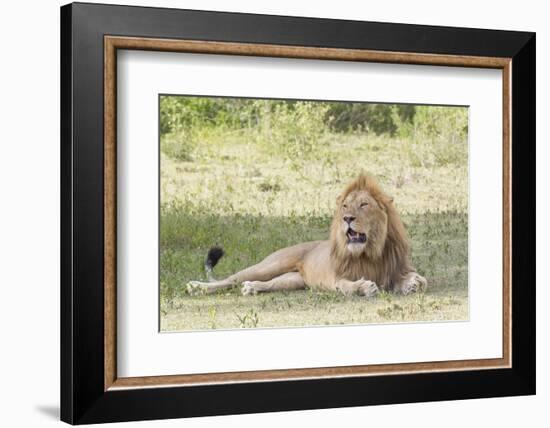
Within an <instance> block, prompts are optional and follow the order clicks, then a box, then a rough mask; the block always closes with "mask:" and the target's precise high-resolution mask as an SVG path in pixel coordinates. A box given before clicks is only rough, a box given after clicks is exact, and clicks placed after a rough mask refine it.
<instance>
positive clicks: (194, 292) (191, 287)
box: [186, 281, 208, 296]
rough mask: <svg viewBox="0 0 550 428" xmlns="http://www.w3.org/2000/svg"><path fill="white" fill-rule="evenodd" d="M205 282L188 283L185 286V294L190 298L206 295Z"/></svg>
mask: <svg viewBox="0 0 550 428" xmlns="http://www.w3.org/2000/svg"><path fill="white" fill-rule="evenodd" d="M207 286H208V283H207V282H202V281H189V282H188V283H187V285H186V289H187V294H189V295H191V296H200V295H202V294H205V293H206V287H207Z"/></svg>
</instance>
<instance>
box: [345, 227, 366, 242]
mask: <svg viewBox="0 0 550 428" xmlns="http://www.w3.org/2000/svg"><path fill="white" fill-rule="evenodd" d="M346 236H347V237H348V244H364V243H365V242H367V235H365V234H364V233H360V232H356V231H355V230H353V229H352V228H351V227H350V228H349V229H348V231H347V233H346Z"/></svg>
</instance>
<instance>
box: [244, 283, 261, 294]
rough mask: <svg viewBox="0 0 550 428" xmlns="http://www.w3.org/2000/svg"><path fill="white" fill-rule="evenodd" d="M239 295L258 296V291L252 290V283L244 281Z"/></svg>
mask: <svg viewBox="0 0 550 428" xmlns="http://www.w3.org/2000/svg"><path fill="white" fill-rule="evenodd" d="M241 294H242V295H243V296H250V295H254V294H258V290H256V288H254V281H244V282H243V286H242V288H241Z"/></svg>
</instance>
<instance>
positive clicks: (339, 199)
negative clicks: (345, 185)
mask: <svg viewBox="0 0 550 428" xmlns="http://www.w3.org/2000/svg"><path fill="white" fill-rule="evenodd" d="M342 199H343V198H342V195H338V196H336V205H340V204H341V203H342Z"/></svg>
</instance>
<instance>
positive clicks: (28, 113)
mask: <svg viewBox="0 0 550 428" xmlns="http://www.w3.org/2000/svg"><path fill="white" fill-rule="evenodd" d="M121 1H122V0H121ZM103 3H112V2H111V1H103ZM125 3H127V4H136V5H149V6H170V7H182V8H191V9H208V10H225V11H235V12H255V13H268V14H283V15H298V16H314V17H324V18H343V19H358V20H370V21H390V22H405V23H414V24H434V25H452V26H462V27H484V28H495V29H506V30H528V31H536V32H537V55H538V59H537V63H538V64H537V76H538V82H537V85H538V94H537V121H538V123H539V126H538V130H537V141H538V161H537V164H538V173H537V174H538V182H539V186H538V189H539V190H538V192H537V193H538V204H537V218H538V243H537V246H538V248H539V251H538V257H537V262H538V265H539V266H540V267H542V266H543V262H545V261H547V260H548V258H549V257H550V253H549V251H548V250H546V251H544V248H543V247H545V243H544V241H545V239H547V238H549V237H550V236H549V234H548V232H549V228H548V224H547V222H546V221H544V220H543V219H544V218H549V214H550V212H549V209H550V206H549V200H548V194H546V197H544V198H543V196H544V195H543V191H544V188H543V186H542V185H541V183H548V182H549V180H550V168H548V167H547V166H546V165H545V164H546V163H547V162H548V160H550V159H549V154H550V153H549V151H550V149H549V145H548V144H543V142H546V143H548V138H549V134H548V126H547V122H548V120H547V118H548V117H549V115H550V109H549V108H548V100H546V99H545V97H546V96H549V95H550V93H549V86H548V85H549V83H548V79H545V78H544V76H546V77H547V76H549V75H550V70H549V67H548V66H549V64H548V52H550V27H549V26H548V22H547V18H548V16H549V15H548V12H547V11H546V10H545V8H544V2H542V1H534V0H523V1H521V2H518V1H514V2H511V1H504V0H500V1H486V2H481V1H479V0H475V1H472V0H462V1H460V2H456V3H455V2H441V1H421V0H418V1H414V2H413V1H407V0H395V1H378V2H359V1H351V0H339V1H337V2H335V1H326V0H323V1H321V0H318V1H315V2H309V3H308V2H305V1H302V2H299V1H296V0H271V1H269V2H267V1H266V2H259V1H249V2H247V1H244V0H231V1H227V0H226V1H223V0H202V1H198V0H189V1H175V0H172V1H170V0H163V1H161V0H157V1H155V0H148V1H126V2H125ZM61 4H62V2H60V1H57V0H47V1H44V0H43V1H29V0H27V1H24V2H23V1H20V2H17V1H11V2H4V3H3V4H2V6H0V31H1V32H2V38H1V39H0V40H2V48H1V51H0V52H1V56H0V58H1V62H0V76H1V78H0V108H1V115H0V117H1V121H0V124H1V125H0V178H1V180H0V183H2V184H1V186H0V192H1V193H0V195H1V197H2V204H1V208H0V219H1V220H0V260H1V263H0V293H1V297H0V325H1V330H0V331H1V332H2V340H1V342H0V348H1V350H2V351H1V352H0V395H1V397H0V403H1V405H0V408H1V409H2V412H1V414H0V418H1V420H2V425H3V426H8V427H16V426H29V427H42V426H47V425H54V424H56V423H58V422H57V418H58V416H57V415H58V410H57V409H58V397H59V386H58V384H59V368H58V366H59V364H58V360H59V351H58V349H59V333H58V330H59V316H58V313H59V268H58V266H59V237H58V236H59V225H58V223H59V220H58V218H59V208H58V207H59V172H58V171H59V10H58V7H59V6H60V5H61ZM543 118H546V120H543ZM545 122H546V123H545ZM541 189H542V190H541ZM539 271H540V269H539ZM538 278H539V281H538V290H537V294H538V305H537V306H538V317H537V318H538V331H537V338H538V362H539V364H538V373H539V375H538V395H537V396H535V397H519V398H501V399H486V400H468V401H462V402H443V403H420V404H406V405H398V406H379V407H365V408H353V409H337V410H316V411H307V412H287V413H275V414H265V415H245V416H227V417H216V418H200V419H193V420H187V421H185V422H182V421H178V420H174V421H162V422H159V421H157V422H150V423H148V425H147V426H165V427H168V426H181V425H182V424H183V423H185V426H188V427H211V426H228V427H239V428H245V427H257V426H265V427H279V426H285V425H287V426H299V425H301V426H305V425H318V426H335V425H336V426H346V427H348V426H349V427H353V426H361V427H364V426H369V425H370V426H380V425H384V426H397V425H400V424H406V425H407V426H410V427H415V426H422V427H426V428H427V427H438V428H440V427H441V426H445V427H446V428H451V427H463V426H465V425H474V424H475V425H482V426H483V425H484V424H490V425H491V426H499V427H501V428H504V427H515V426H521V425H529V426H535V427H536V426H542V425H543V423H546V424H547V423H548V420H549V419H550V418H549V416H548V413H547V412H546V409H545V404H546V405H548V403H550V369H549V368H548V365H547V364H544V362H545V361H548V359H549V352H548V351H549V346H548V345H549V336H550V335H549V328H548V325H549V322H550V317H549V316H548V312H547V311H546V313H543V311H544V307H543V303H542V302H545V301H546V300H547V299H548V298H549V297H550V296H549V292H548V288H547V287H544V285H545V284H543V279H542V278H543V277H542V274H541V273H539V275H538ZM543 421H544V422H543ZM133 425H136V426H137V424H127V425H125V426H133Z"/></svg>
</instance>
